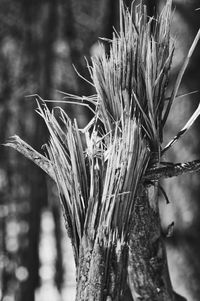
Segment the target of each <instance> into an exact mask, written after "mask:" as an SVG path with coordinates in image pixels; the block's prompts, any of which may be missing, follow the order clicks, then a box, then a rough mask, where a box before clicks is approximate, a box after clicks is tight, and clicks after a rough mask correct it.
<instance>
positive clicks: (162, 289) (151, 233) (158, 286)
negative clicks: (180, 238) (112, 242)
mask: <svg viewBox="0 0 200 301" xmlns="http://www.w3.org/2000/svg"><path fill="white" fill-rule="evenodd" d="M128 258H129V259H128V280H129V286H130V288H131V292H132V296H133V299H134V301H135V300H162V301H165V300H166V301H167V300H168V301H169V300H174V299H173V291H172V287H171V283H170V279H169V275H168V267H167V259H166V253H165V248H164V245H163V240H162V237H161V230H160V219H159V212H158V207H157V206H156V205H155V206H150V199H149V196H148V191H147V189H146V188H145V187H144V186H141V187H140V192H139V195H138V197H137V198H136V200H135V210H134V216H133V226H132V230H131V233H130V240H129V257H128Z"/></svg>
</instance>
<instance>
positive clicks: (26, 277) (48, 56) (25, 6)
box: [0, 0, 200, 301]
mask: <svg viewBox="0 0 200 301" xmlns="http://www.w3.org/2000/svg"><path fill="white" fill-rule="evenodd" d="M125 2H126V3H127V5H130V3H131V1H125ZM143 2H146V4H147V7H148V10H149V15H152V14H153V13H154V11H155V9H156V10H157V11H159V10H160V9H161V7H162V5H163V3H164V1H161V0H160V1H153V0H149V1H143ZM137 3H139V1H135V5H137ZM174 7H175V11H174V19H173V30H172V31H173V37H174V39H175V41H176V42H175V43H176V48H177V52H176V55H175V57H174V60H173V68H172V72H171V82H173V81H174V80H175V76H176V74H177V72H178V70H179V68H180V66H181V64H182V62H183V59H184V56H185V55H186V54H187V51H188V49H189V47H190V45H191V43H192V41H193V38H194V36H195V34H196V32H197V30H198V29H199V27H200V10H196V9H197V8H198V7H200V1H198V0H196V1H195V0H185V1H178V0H177V1H174ZM113 26H115V28H118V0H101V1H99V0H43V1H42V0H29V1H27V0H18V1H15V0H0V143H1V144H3V143H5V141H6V139H7V138H8V137H10V136H12V135H14V134H17V135H19V136H20V137H22V138H23V139H24V140H25V141H27V142H28V143H29V144H31V145H32V146H33V147H34V148H36V149H37V150H38V151H42V150H41V146H42V145H43V144H44V143H45V142H46V141H47V139H48V136H47V132H46V128H45V125H44V124H43V122H42V121H41V119H40V117H39V116H38V115H37V114H36V113H35V111H34V110H35V109H36V107H37V104H36V102H35V99H34V96H30V95H34V94H39V95H40V96H41V97H42V98H44V99H61V98H62V96H63V95H62V93H60V92H59V90H60V91H64V92H68V93H73V94H78V95H91V94H92V93H94V91H93V90H92V89H91V86H90V85H88V84H87V83H86V82H85V81H83V80H82V79H81V78H80V77H78V76H77V74H76V72H75V70H74V68H73V66H72V64H74V65H75V66H76V69H77V70H78V72H79V73H80V74H81V75H82V76H84V77H86V78H89V74H88V72H87V68H86V60H85V58H84V57H86V58H87V59H88V61H89V62H90V56H91V55H94V54H95V52H96V51H98V42H97V41H98V37H106V38H111V37H112V30H113ZM169 86H170V83H169ZM197 90H200V45H199V46H198V47H197V49H196V50H195V53H194V56H193V58H192V61H191V63H190V66H189V68H188V70H187V72H186V74H185V76H184V82H183V85H182V87H181V91H180V94H186V93H189V92H193V91H197ZM27 96H29V97H27ZM199 100H200V93H199V92H196V93H194V94H191V95H188V96H185V97H181V98H177V100H176V101H175V103H174V105H173V108H172V114H171V117H170V120H169V122H168V124H167V126H166V140H165V142H167V141H168V140H169V139H170V137H172V136H174V135H175V134H176V133H177V132H178V130H179V129H180V128H181V127H182V126H183V125H184V124H185V123H186V121H187V120H188V118H189V117H190V115H191V114H192V112H193V111H194V110H195V108H196V106H197V104H198V103H199ZM56 105H57V104H56ZM50 106H53V104H50ZM63 106H64V107H65V109H66V111H67V112H68V114H69V115H70V116H71V117H72V118H74V117H75V116H76V117H77V118H78V120H79V124H80V126H84V125H85V124H86V123H87V122H88V120H89V119H90V118H91V116H90V111H89V110H87V109H86V108H83V107H82V106H81V107H78V106H75V105H70V104H65V105H63ZM199 130H200V121H199V120H198V121H197V122H196V124H195V126H193V128H192V129H191V130H190V132H189V134H187V135H186V136H185V137H184V138H183V139H182V140H181V141H180V142H178V143H177V144H176V145H175V146H174V147H173V149H172V150H171V151H170V153H169V154H168V157H166V160H170V161H172V162H180V161H183V162H185V161H189V160H193V159H197V158H200V134H199ZM163 186H164V187H165V190H166V193H167V195H168V198H169V200H170V202H171V203H170V204H169V205H166V202H165V201H164V200H162V198H161V201H160V210H161V217H162V224H163V233H165V232H166V228H167V226H168V225H169V224H170V223H172V222H173V221H174V222H175V228H174V234H173V236H172V237H170V238H166V244H167V250H168V258H169V268H170V273H171V278H172V282H173V284H174V287H175V289H176V290H177V291H179V292H180V293H181V294H182V295H184V296H186V297H187V298H188V300H191V301H198V300H199V296H200V176H199V175H198V174H195V175H189V176H181V177H179V178H177V179H171V180H166V181H165V183H163ZM44 212H46V214H47V215H48V216H50V217H51V223H48V222H47V224H46V228H47V230H48V229H49V227H50V228H51V230H52V231H51V236H53V238H51V239H53V241H54V248H55V256H54V257H55V260H54V262H53V265H54V268H53V273H52V278H53V286H54V287H55V288H57V292H62V291H63V289H64V288H65V289H66V286H67V284H66V278H67V277H68V278H69V277H71V276H70V274H69V270H68V269H67V268H66V265H65V262H68V264H69V261H70V260H71V261H72V258H71V257H68V255H67V253H66V252H67V251H66V249H68V247H69V248H70V244H69V243H67V238H66V237H65V234H64V238H63V228H62V223H63V220H62V213H61V211H60V206H59V200H58V198H57V195H56V187H55V186H54V185H53V183H52V182H51V181H50V180H49V179H47V177H46V175H45V174H44V173H43V172H42V171H41V170H40V169H39V168H37V167H35V166H34V165H33V163H31V162H29V161H28V160H27V159H25V158H24V157H22V156H21V155H19V154H18V153H17V152H15V151H13V150H10V149H7V148H5V147H3V146H1V148H0V300H2V301H14V300H16V301H25V300H29V301H34V300H35V301H38V300H39V299H37V298H36V297H35V296H36V291H37V290H38V289H39V288H40V286H41V284H42V281H41V278H42V277H41V268H42V266H41V255H40V251H39V250H40V248H41V244H42V245H43V248H45V240H44V241H43V243H42V242H41V233H42V231H43V230H42V223H43V220H42V219H43V218H44ZM63 241H64V244H65V242H66V248H65V251H63ZM52 248H53V247H52ZM47 254H48V250H47ZM66 256H67V258H66ZM45 273H48V270H47V271H46V272H45ZM67 275H68V276H67ZM66 292H67V294H68V296H69V300H71V296H70V294H71V293H70V290H69V291H67V290H66ZM58 296H59V294H58ZM43 300H47V298H45V297H44V299H43ZM54 300H55V299H54ZM58 300H62V299H61V295H60V297H59V299H58ZM65 300H66V299H65Z"/></svg>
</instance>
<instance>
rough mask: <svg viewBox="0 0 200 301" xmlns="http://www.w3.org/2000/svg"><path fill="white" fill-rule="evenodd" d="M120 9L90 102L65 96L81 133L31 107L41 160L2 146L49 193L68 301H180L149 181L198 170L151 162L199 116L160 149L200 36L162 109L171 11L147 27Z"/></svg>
mask: <svg viewBox="0 0 200 301" xmlns="http://www.w3.org/2000/svg"><path fill="white" fill-rule="evenodd" d="M120 3H121V5H120V10H121V11H120V32H119V33H116V32H115V33H114V35H113V39H112V40H106V41H107V42H108V43H109V46H110V53H109V55H107V52H106V51H105V47H104V46H103V45H99V48H100V50H99V55H98V56H96V57H93V58H92V66H89V67H88V69H89V72H90V74H91V79H92V85H93V86H94V87H95V89H96V94H95V95H93V96H90V97H85V96H84V97H78V96H74V95H71V94H67V93H66V94H65V99H66V98H69V99H70V100H69V102H72V103H76V102H78V103H80V104H81V105H85V106H87V107H88V108H90V109H91V111H92V112H93V114H94V117H93V118H92V120H91V121H90V122H89V124H88V125H87V126H86V127H85V128H84V129H79V128H78V126H77V122H76V120H75V121H74V122H72V121H71V120H70V118H69V117H68V116H67V115H66V113H65V112H64V111H63V110H62V109H61V108H58V107H56V108H55V109H53V110H52V111H50V110H49V109H48V107H47V104H46V103H47V102H48V101H43V100H41V99H39V98H38V113H39V114H40V115H41V117H42V118H43V119H44V121H45V123H46V125H47V128H48V130H49V133H50V139H49V142H48V144H47V145H46V152H47V158H45V157H44V156H42V155H41V154H39V153H38V152H35V151H34V150H33V149H32V148H31V147H30V146H29V145H27V144H26V143H25V142H24V141H22V140H21V139H20V138H19V137H17V136H14V137H13V138H12V139H10V141H9V142H8V143H7V145H8V146H11V147H13V148H15V149H17V150H18V151H19V152H21V153H22V154H23V155H25V156H26V157H28V158H29V159H31V160H32V161H34V162H35V163H36V164H37V165H38V166H39V167H41V168H42V169H43V170H44V171H45V172H46V173H48V174H49V176H50V177H51V178H52V179H53V180H54V181H55V182H56V184H57V187H58V191H59V195H60V201H61V205H62V208H63V213H64V217H65V222H66V227H67V231H68V235H69V236H70V238H71V242H72V247H73V251H74V259H75V263H76V279H77V289H76V301H137V300H144V301H148V300H149V301H150V300H151V301H178V300H184V299H183V298H182V297H180V296H178V295H177V294H175V293H174V292H173V289H172V285H171V283H170V278H169V273H168V267H167V258H166V252H165V247H164V243H163V239H162V235H161V225H160V219H159V211H158V187H159V182H158V181H159V179H160V178H161V177H171V176H175V175H178V174H181V173H184V172H192V171H195V170H196V171H197V170H199V169H200V163H199V161H194V162H190V163H187V164H175V165H174V164H173V163H167V162H162V161H161V158H162V155H163V154H164V153H165V152H166V151H167V150H168V149H169V148H170V147H171V146H172V145H173V144H174V143H175V142H176V141H177V140H178V139H179V138H180V137H181V136H182V135H183V134H184V133H185V132H186V131H187V130H188V129H189V128H190V126H191V125H192V124H193V122H194V121H195V120H196V118H197V117H198V115H199V112H200V106H199V107H198V108H197V110H196V111H195V113H194V114H193V115H192V117H191V118H190V119H189V121H188V122H187V123H186V125H185V127H183V129H182V130H181V131H180V132H179V133H178V134H177V135H176V136H175V137H174V138H173V139H172V140H171V141H170V142H169V143H168V144H167V146H166V147H164V148H162V136H163V127H164V125H165V122H166V120H167V117H168V114H169V111H170V108H171V105H172V102H173V100H174V99H175V97H176V95H177V92H178V88H179V86H180V82H181V79H182V77H183V74H184V71H185V69H186V67H187V65H188V63H189V59H190V57H191V54H192V52H193V51H194V48H195V45H196V43H197V41H198V39H199V37H200V31H199V32H198V34H197V37H196V38H195V40H194V43H193V44H192V47H191V49H190V51H189V54H188V56H187V57H186V60H185V63H184V64H183V67H182V69H181V70H180V73H179V75H178V78H177V81H176V82H175V85H174V87H173V89H172V94H171V96H170V97H169V98H168V99H167V98H166V96H165V90H166V87H167V84H168V80H169V70H170V66H171V61H172V57H173V52H174V45H173V42H172V41H171V38H170V25H171V5H172V1H171V0H168V1H167V2H166V5H165V7H164V9H163V11H162V13H161V15H160V16H159V17H158V18H157V20H154V19H153V18H149V17H148V16H147V9H146V7H145V6H143V5H139V6H138V7H136V9H134V8H133V6H132V9H131V12H129V11H128V10H127V9H126V7H125V6H124V5H123V4H122V2H120ZM66 102H67V101H66ZM89 104H92V106H93V107H94V109H93V108H92V107H90V106H89Z"/></svg>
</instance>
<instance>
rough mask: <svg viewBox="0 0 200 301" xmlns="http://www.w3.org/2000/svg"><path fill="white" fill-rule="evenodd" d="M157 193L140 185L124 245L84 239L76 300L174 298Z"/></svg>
mask: <svg viewBox="0 0 200 301" xmlns="http://www.w3.org/2000/svg"><path fill="white" fill-rule="evenodd" d="M155 190H156V189H155ZM154 192H155V191H154ZM156 194H157V191H156V192H155V194H154V195H153V196H152V194H150V193H148V190H147V188H145V187H144V186H143V185H141V186H140V188H139V191H138V197H137V198H136V200H135V201H134V202H135V205H134V214H133V219H132V221H133V224H132V226H131V231H130V235H129V238H128V242H126V243H124V244H123V245H121V247H119V246H117V245H113V246H110V247H109V248H105V245H103V244H101V242H100V238H96V241H95V243H94V246H93V245H92V244H90V243H89V240H88V239H87V238H86V237H84V238H83V239H82V242H81V247H80V254H79V264H78V271H77V295H76V301H83V300H84V301H86V300H87V301H98V300H99V301H100V300H105V301H112V300H113V301H129V300H130V301H131V300H132V301H133V300H134V301H137V300H145V301H146V300H154V301H157V300H158V301H161V300H162V301H170V300H175V299H174V294H173V290H172V286H171V283H170V279H169V274H168V267H167V259H166V253H165V248H164V244H163V240H162V237H161V229H160V219H159V212H158V207H157V205H156V203H157V202H156V201H155V199H154V200H153V201H152V200H151V198H152V197H155V198H156ZM150 204H151V205H150Z"/></svg>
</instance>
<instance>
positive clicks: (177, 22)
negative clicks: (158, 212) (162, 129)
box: [161, 0, 200, 301]
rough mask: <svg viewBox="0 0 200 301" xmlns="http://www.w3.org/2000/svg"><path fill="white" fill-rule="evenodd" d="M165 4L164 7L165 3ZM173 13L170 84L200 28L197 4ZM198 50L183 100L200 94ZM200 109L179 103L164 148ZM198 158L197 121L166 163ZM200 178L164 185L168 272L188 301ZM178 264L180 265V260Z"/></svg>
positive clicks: (197, 250)
mask: <svg viewBox="0 0 200 301" xmlns="http://www.w3.org/2000/svg"><path fill="white" fill-rule="evenodd" d="M161 2H162V3H163V2H164V1H161ZM173 3H174V7H175V13H174V21H173V26H172V29H173V33H174V36H175V40H176V44H177V55H176V56H175V58H174V60H173V62H174V64H173V66H174V67H173V68H172V81H173V80H174V77H175V74H177V71H178V70H179V68H180V66H181V65H182V62H183V59H184V57H185V56H186V54H187V52H188V49H189V47H190V45H191V43H192V41H193V39H194V36H195V35H196V33H197V31H198V29H199V27H200V12H199V10H195V9H197V8H198V7H199V6H200V5H199V1H195V0H194V1H182V2H181V1H173ZM199 62H200V44H198V45H197V48H196V50H195V52H194V55H193V56H192V58H191V62H190V65H189V67H188V69H187V71H186V73H185V75H184V78H183V82H182V86H181V90H180V92H179V94H186V93H190V92H193V91H197V90H198V91H199V89H200V81H199V77H200V68H199ZM198 104H199V92H198V93H195V94H193V95H188V96H186V97H184V98H180V99H177V100H176V101H175V103H174V106H173V110H172V113H171V115H170V118H169V121H168V123H167V126H166V136H167V137H168V140H167V139H166V141H165V142H167V141H169V139H170V138H171V137H172V136H174V135H175V134H176V133H177V132H178V130H179V129H180V128H181V126H182V125H183V124H184V123H185V122H186V121H187V120H188V118H189V116H190V115H191V114H192V113H193V112H194V110H195V109H196V107H197V105H198ZM199 154H200V139H199V121H198V120H197V122H196V123H195V125H194V126H193V127H192V128H191V129H190V131H189V133H188V134H187V135H186V136H185V137H183V139H181V141H180V142H178V143H177V145H174V147H173V148H172V150H171V151H170V152H169V154H168V156H167V160H170V161H173V162H177V161H187V160H188V158H191V159H197V158H199ZM199 183H200V177H199V174H193V175H192V176H189V175H188V176H187V175H186V176H182V177H180V178H179V177H178V178H176V179H173V180H166V181H165V187H166V193H167V195H168V197H169V199H170V201H171V205H168V206H164V207H163V213H162V217H163V220H164V224H165V226H166V225H167V224H170V223H171V222H172V221H174V222H175V231H174V235H173V237H172V238H171V239H168V240H167V242H169V249H168V251H169V266H170V270H171V275H172V281H173V283H174V284H175V286H177V289H178V291H180V292H182V293H183V294H184V295H185V296H186V297H187V298H188V300H192V301H197V300H199V295H200V286H199V282H200V273H199V271H200V257H199V254H200V240H199V230H200V223H199V221H200V218H199V212H200V206H199V204H200V203H199V195H200V190H199V187H200V185H199ZM178 258H179V260H178Z"/></svg>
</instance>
